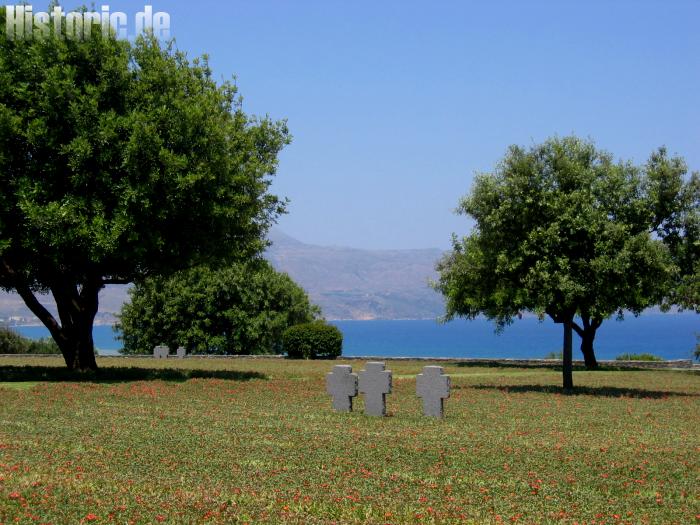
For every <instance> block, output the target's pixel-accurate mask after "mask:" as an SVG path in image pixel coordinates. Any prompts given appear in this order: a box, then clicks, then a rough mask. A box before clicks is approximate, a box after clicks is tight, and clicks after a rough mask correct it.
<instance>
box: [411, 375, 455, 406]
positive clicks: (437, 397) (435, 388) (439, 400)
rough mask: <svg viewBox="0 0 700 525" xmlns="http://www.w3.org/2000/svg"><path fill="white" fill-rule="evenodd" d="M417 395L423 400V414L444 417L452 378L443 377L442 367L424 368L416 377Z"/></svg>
mask: <svg viewBox="0 0 700 525" xmlns="http://www.w3.org/2000/svg"><path fill="white" fill-rule="evenodd" d="M416 394H418V397H420V398H422V399H423V414H425V415H426V416H431V417H444V415H445V411H444V401H445V399H447V398H448V397H450V376H446V375H443V370H442V367H441V366H426V367H423V373H422V374H418V376H417V377H416Z"/></svg>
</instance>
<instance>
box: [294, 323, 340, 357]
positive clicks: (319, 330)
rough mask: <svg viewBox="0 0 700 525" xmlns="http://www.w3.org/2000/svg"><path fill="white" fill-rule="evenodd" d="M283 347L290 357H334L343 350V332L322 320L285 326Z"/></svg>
mask: <svg viewBox="0 0 700 525" xmlns="http://www.w3.org/2000/svg"><path fill="white" fill-rule="evenodd" d="M283 349H284V351H285V352H286V353H287V356H288V357H290V358H292V359H334V358H336V357H338V356H340V355H341V354H342V352H343V334H342V332H341V331H340V330H339V329H338V327H337V326H333V325H330V324H326V323H324V322H322V321H316V322H313V323H305V324H299V325H296V326H292V327H290V328H287V330H285V332H284V334H283Z"/></svg>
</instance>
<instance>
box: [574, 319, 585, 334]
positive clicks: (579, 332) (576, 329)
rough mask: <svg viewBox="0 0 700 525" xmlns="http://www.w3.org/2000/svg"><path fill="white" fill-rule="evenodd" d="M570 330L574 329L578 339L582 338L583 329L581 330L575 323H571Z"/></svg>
mask: <svg viewBox="0 0 700 525" xmlns="http://www.w3.org/2000/svg"><path fill="white" fill-rule="evenodd" d="M571 328H573V329H574V332H576V333H577V334H578V335H579V337H583V334H584V329H583V328H581V327H580V326H579V325H578V323H577V322H576V321H571Z"/></svg>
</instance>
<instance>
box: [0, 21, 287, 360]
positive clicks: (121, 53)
mask: <svg viewBox="0 0 700 525" xmlns="http://www.w3.org/2000/svg"><path fill="white" fill-rule="evenodd" d="M4 28H5V23H4V15H3V16H0V31H4ZM93 29H94V30H93V31H92V33H91V36H90V37H88V38H86V39H79V40H70V39H60V38H53V37H50V38H46V39H33V40H9V39H7V38H5V37H4V35H2V34H0V287H2V288H4V289H6V290H16V291H17V292H18V293H19V294H20V295H21V297H22V298H23V299H24V301H25V302H26V304H27V306H28V307H29V308H30V309H31V310H32V312H33V313H34V314H35V315H36V316H37V317H38V318H39V319H40V320H41V321H42V322H43V323H44V324H45V325H46V326H47V328H48V329H49V331H50V333H51V335H52V336H53V338H54V339H55V340H56V342H57V344H58V346H59V348H60V349H61V352H62V353H63V356H64V358H65V361H66V364H67V365H68V367H70V368H96V362H95V359H94V354H93V342H92V323H93V320H94V316H95V314H96V313H97V309H98V293H99V291H100V289H101V288H103V287H104V285H105V284H109V283H128V282H132V281H134V280H135V279H140V278H143V277H145V276H148V275H157V274H167V273H170V272H173V271H176V270H178V269H181V268H186V267H190V266H193V265H196V264H205V263H209V262H212V261H219V262H220V261H235V260H245V259H249V258H250V257H252V256H254V255H256V254H258V253H259V252H260V251H261V249H262V248H263V247H264V236H265V233H266V231H267V230H268V228H269V226H270V224H271V222H272V221H274V219H275V217H276V216H277V215H278V214H280V213H282V212H283V211H284V205H285V203H284V202H283V201H281V200H280V199H278V198H277V197H275V196H274V195H272V194H270V193H269V191H268V188H269V184H270V176H271V175H273V174H274V173H275V170H276V166H277V155H278V153H279V151H280V150H281V148H282V147H283V146H284V145H286V144H287V143H288V142H289V134H288V131H287V127H286V125H285V123H284V122H274V121H271V120H269V119H268V118H263V119H257V118H254V117H250V116H248V115H246V114H245V113H244V111H243V109H242V106H241V99H240V97H239V96H238V94H237V91H236V87H235V86H234V85H233V84H231V83H230V82H223V83H221V84H220V85H217V83H216V82H215V81H214V79H213V78H212V72H211V70H210V68H209V66H208V63H207V60H206V58H202V59H196V60H193V61H191V62H190V61H189V60H188V59H187V57H186V56H185V54H184V53H182V52H178V51H176V50H175V49H174V48H173V46H172V45H162V44H160V43H159V42H158V40H156V39H155V38H153V37H148V36H145V37H139V38H138V39H137V40H136V41H135V42H134V43H130V42H128V41H123V40H117V39H115V38H113V37H103V36H102V34H101V31H100V30H99V29H98V28H93ZM49 292H50V293H51V294H52V296H53V298H54V300H55V302H56V306H57V311H58V316H57V317H55V316H54V315H52V314H51V313H50V312H49V311H48V310H47V309H46V308H44V307H43V306H42V305H41V304H40V302H39V301H38V300H37V296H36V294H37V293H49Z"/></svg>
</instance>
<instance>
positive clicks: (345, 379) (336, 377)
mask: <svg viewBox="0 0 700 525" xmlns="http://www.w3.org/2000/svg"><path fill="white" fill-rule="evenodd" d="M326 392H328V393H329V394H330V395H331V396H333V408H334V409H336V410H337V411H338V412H352V398H353V397H355V396H356V395H357V374H353V373H352V367H351V366H350V365H335V366H334V367H333V371H332V372H331V373H329V374H326Z"/></svg>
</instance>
